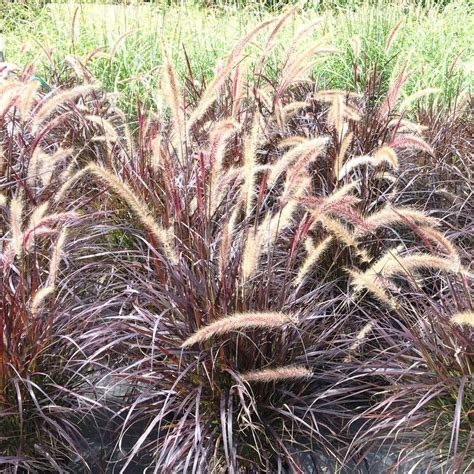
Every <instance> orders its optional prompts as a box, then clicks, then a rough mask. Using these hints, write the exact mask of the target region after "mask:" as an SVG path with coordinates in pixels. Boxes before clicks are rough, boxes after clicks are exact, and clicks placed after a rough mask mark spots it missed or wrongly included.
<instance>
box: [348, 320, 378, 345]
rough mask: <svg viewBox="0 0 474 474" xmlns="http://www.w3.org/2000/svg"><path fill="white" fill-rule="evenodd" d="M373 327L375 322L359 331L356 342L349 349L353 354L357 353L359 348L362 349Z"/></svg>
mask: <svg viewBox="0 0 474 474" xmlns="http://www.w3.org/2000/svg"><path fill="white" fill-rule="evenodd" d="M373 327H374V322H373V321H370V322H369V323H367V324H366V325H365V326H364V327H363V328H362V329H361V330H360V331H359V333H358V334H357V336H356V338H355V341H354V342H353V344H352V345H351V347H350V348H349V350H350V351H351V352H353V351H355V350H356V349H357V348H358V347H360V345H361V344H362V342H363V341H364V339H365V338H366V337H367V334H369V332H370V331H372V328H373Z"/></svg>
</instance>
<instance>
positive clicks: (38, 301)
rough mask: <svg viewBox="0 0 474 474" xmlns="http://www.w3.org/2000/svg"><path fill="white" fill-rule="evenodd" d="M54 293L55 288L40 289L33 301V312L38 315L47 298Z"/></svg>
mask: <svg viewBox="0 0 474 474" xmlns="http://www.w3.org/2000/svg"><path fill="white" fill-rule="evenodd" d="M52 293H54V286H46V287H44V288H41V289H39V290H38V291H37V292H36V293H35V295H34V296H33V299H32V301H31V312H32V313H33V314H37V313H38V310H39V309H40V307H41V306H42V305H43V303H44V301H45V300H46V298H47V297H48V296H49V295H51V294H52Z"/></svg>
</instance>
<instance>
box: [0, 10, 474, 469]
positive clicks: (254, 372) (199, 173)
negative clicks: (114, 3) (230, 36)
mask: <svg viewBox="0 0 474 474" xmlns="http://www.w3.org/2000/svg"><path fill="white" fill-rule="evenodd" d="M292 13H294V11H293V10H291V11H290V12H287V13H284V14H282V15H281V16H280V17H278V18H271V19H268V20H265V21H263V22H262V23H260V24H258V25H257V26H255V27H254V28H253V29H252V30H251V31H250V32H249V33H248V34H247V35H245V36H244V37H243V38H242V39H241V40H240V41H239V42H238V43H237V45H236V46H235V48H234V49H233V50H232V51H231V53H230V54H229V56H228V57H227V58H226V60H225V61H223V62H222V63H221V64H220V65H219V67H218V68H216V69H217V70H216V73H215V76H214V78H212V79H211V80H210V81H209V82H208V83H205V84H203V85H202V88H200V89H198V88H197V87H196V85H195V81H194V80H193V78H192V77H189V78H188V80H187V81H185V83H184V84H182V83H181V81H180V80H179V78H178V77H179V75H178V74H177V72H176V70H175V68H174V67H173V63H172V59H171V57H170V56H169V54H168V53H166V52H164V53H163V57H164V58H165V63H164V68H163V74H162V75H161V78H160V90H159V94H158V95H159V96H160V97H161V98H162V99H163V101H162V102H161V103H160V108H159V110H157V111H156V113H146V112H145V111H144V110H143V109H142V107H141V105H140V104H139V105H138V111H137V122H136V124H134V125H135V128H136V133H135V134H132V133H130V132H129V124H128V123H127V122H126V120H124V117H125V114H123V113H122V112H121V111H120V110H119V109H118V108H116V107H115V106H114V105H113V104H111V103H110V102H109V101H108V100H107V97H105V96H104V95H103V94H102V93H101V92H100V89H99V88H98V87H97V86H96V85H95V82H94V77H93V74H91V73H90V71H88V70H87V68H86V67H82V66H84V64H83V63H81V62H80V63H81V64H82V65H81V64H79V63H77V62H76V63H75V64H76V66H77V67H78V68H79V69H80V71H81V74H79V75H80V76H82V79H83V80H84V82H85V85H80V86H77V87H75V88H73V89H70V90H69V89H68V90H62V91H58V90H53V91H52V92H51V93H50V94H48V95H44V93H43V92H41V93H40V92H39V91H38V86H36V85H34V86H33V85H31V83H26V84H24V83H22V81H8V82H5V83H3V84H2V85H1V87H2V99H1V101H0V113H1V118H2V119H3V122H2V123H3V124H4V125H5V126H4V127H3V128H2V129H1V133H2V137H1V139H2V143H1V145H2V155H1V156H2V161H0V166H1V171H2V173H3V175H2V178H1V180H0V185H1V190H2V194H0V196H2V197H1V199H0V206H1V208H0V209H1V210H0V212H2V213H3V215H4V216H5V219H4V222H5V224H3V223H2V231H3V228H4V229H5V230H4V235H5V237H3V238H2V239H3V241H4V244H5V245H4V249H2V263H3V268H4V269H5V279H3V280H2V287H1V290H2V292H3V294H4V299H3V301H6V302H7V303H6V304H5V303H3V306H2V307H1V309H2V311H3V313H1V314H2V317H3V320H4V321H6V323H5V324H4V325H3V327H2V331H4V333H3V335H4V336H5V337H3V339H2V343H3V346H2V347H3V349H2V351H3V352H2V353H1V357H0V368H1V369H0V370H1V371H2V372H1V375H2V377H3V379H2V382H1V383H2V385H0V388H1V389H2V391H3V393H2V391H0V393H2V398H1V399H0V400H1V402H2V403H3V404H4V406H5V407H6V406H7V405H8V409H5V410H2V416H3V415H4V416H3V417H2V419H1V421H0V423H3V420H6V421H5V426H6V428H5V430H4V431H5V432H7V431H6V430H7V429H8V430H10V431H8V435H7V436H6V437H5V441H6V443H7V444H6V446H7V447H6V448H5V449H6V450H7V453H8V454H7V457H6V464H7V466H9V467H8V468H10V466H11V467H12V469H15V467H16V466H17V467H21V468H24V469H53V470H61V469H67V468H68V466H70V464H69V463H70V461H71V460H72V457H76V456H79V459H81V461H82V464H83V465H84V469H86V470H87V469H90V467H88V465H87V460H86V459H85V457H84V455H83V453H82V452H81V450H82V446H83V445H84V444H85V438H84V436H83V435H82V434H81V430H80V429H79V424H78V421H77V418H74V416H73V415H76V416H77V415H80V416H82V415H84V416H85V415H88V414H89V411H90V410H92V407H104V406H105V407H107V409H108V410H109V411H108V414H110V415H111V416H110V418H111V421H110V423H109V424H108V425H107V427H106V429H105V430H104V433H103V435H104V437H106V435H107V436H108V435H109V434H110V429H111V428H112V427H113V426H117V427H118V428H117V429H116V430H115V446H114V449H113V452H112V453H107V456H105V454H104V457H105V458H106V459H104V460H103V463H104V464H107V469H109V468H110V469H114V470H115V469H117V470H119V471H120V472H127V470H128V469H130V468H131V466H132V465H133V464H134V463H138V464H139V465H140V467H142V468H146V467H147V466H148V467H150V468H153V469H154V470H156V471H160V472H162V471H163V472H167V471H181V470H183V471H186V470H188V469H192V470H196V471H208V470H211V471H214V470H215V471H225V470H229V471H239V470H245V471H262V472H273V471H279V470H288V471H295V472H304V471H305V470H307V469H308V468H309V467H308V466H312V468H314V469H317V468H318V463H319V458H318V456H319V455H320V454H324V455H325V456H326V457H327V458H329V459H330V460H331V461H334V462H337V463H340V464H341V465H346V466H347V467H349V468H356V465H357V463H360V462H365V461H366V458H367V453H368V452H369V451H370V449H372V448H375V449H377V448H378V447H380V446H379V445H377V443H379V444H380V443H381V444H382V446H383V447H385V446H387V447H388V449H390V446H394V447H396V449H398V450H399V453H401V454H400V459H401V460H407V459H414V458H416V457H417V456H418V455H422V456H423V457H424V458H427V454H429V453H431V452H432V450H435V451H436V453H437V456H438V457H436V458H430V459H433V463H434V464H433V463H432V464H431V465H428V468H431V467H433V465H434V467H435V468H437V467H438V466H440V467H441V466H442V467H445V466H446V467H448V468H450V469H451V468H452V469H454V470H457V469H461V468H464V467H466V466H467V467H469V462H470V457H469V453H470V451H471V450H472V437H471V435H470V434H468V433H470V432H469V430H470V429H472V420H471V418H472V417H471V412H470V411H469V410H470V408H469V407H470V405H469V404H470V403H471V398H472V391H471V390H470V388H469V387H470V386H469V385H468V381H469V376H470V374H471V373H472V367H471V365H472V364H471V358H472V357H471V356H472V354H471V353H470V352H469V350H470V349H469V348H468V343H469V338H470V332H472V331H471V326H470V324H469V318H470V315H471V312H472V311H471V310H472V307H471V306H472V305H471V303H470V301H469V298H468V296H467V295H468V294H469V293H468V289H469V286H468V285H469V279H470V278H471V277H472V275H471V274H470V273H469V271H468V269H467V267H466V258H465V253H466V252H465V251H466V250H467V249H469V241H468V239H467V236H466V234H465V232H464V230H465V228H464V227H462V226H461V227H462V230H463V232H460V234H461V235H460V236H456V235H455V236H454V237H460V238H461V239H459V240H460V242H461V244H462V246H461V248H460V249H458V247H457V246H456V245H455V244H454V243H453V242H452V241H451V236H450V234H446V235H445V234H444V233H443V232H442V230H443V227H442V226H443V222H444V219H440V218H439V217H440V216H439V214H441V217H443V215H442V214H443V213H442V212H441V211H440V209H439V208H438V207H429V208H427V207H425V206H423V199H422V196H423V193H424V192H425V190H426V188H425V187H419V188H416V189H415V190H411V189H410V181H408V182H407V181H406V179H407V176H410V173H411V170H410V169H409V166H410V163H411V164H412V166H418V165H419V164H420V163H422V162H425V163H431V160H432V159H433V157H435V156H436V154H437V153H438V148H437V147H436V146H433V145H431V144H430V143H428V141H427V140H426V135H424V133H425V132H426V130H425V129H424V128H423V127H422V126H419V125H418V124H417V123H414V122H413V121H412V120H408V119H407V118H406V116H405V113H406V104H407V103H409V102H411V100H412V99H413V100H415V99H416V98H417V97H419V96H418V95H416V94H415V96H411V97H410V96H408V97H403V91H404V89H403V88H404V86H405V85H406V84H407V78H408V75H409V71H410V69H409V67H408V66H407V65H402V66H401V67H400V68H399V69H395V70H394V73H393V74H392V75H391V78H390V80H389V81H388V82H387V81H386V79H387V77H386V72H385V71H384V72H382V73H380V74H378V73H377V70H376V69H374V70H372V71H371V74H370V76H369V77H368V79H367V81H365V82H362V83H363V84H365V86H364V88H359V90H358V91H357V92H345V91H342V90H338V89H331V90H320V88H318V87H317V86H315V85H314V84H313V83H311V82H310V81H309V79H308V78H309V77H310V74H311V71H312V68H313V67H314V61H313V60H314V58H315V57H316V58H317V59H318V61H319V59H321V58H323V57H331V54H332V53H333V50H332V49H331V48H326V47H322V46H321V45H320V44H316V45H315V46H312V47H310V48H308V47H307V46H306V45H305V44H304V42H303V40H304V37H305V35H304V34H305V33H306V34H307V33H308V32H310V31H311V26H310V27H308V28H303V30H302V32H301V31H299V32H297V33H296V34H295V35H294V37H293V38H292V41H291V42H289V45H290V46H289V47H288V48H287V49H286V51H285V52H284V54H283V56H282V57H283V58H284V63H283V65H282V67H281V71H280V74H279V75H277V76H275V77H274V78H273V80H272V79H271V78H268V77H266V75H265V63H266V62H267V59H268V57H269V55H270V54H271V53H272V51H273V48H274V47H275V45H276V42H275V38H276V37H277V35H278V34H279V33H281V32H282V31H283V28H284V25H285V23H287V22H289V21H290V17H291V14H292ZM399 28H400V25H399V24H396V25H395V26H394V27H393V29H391V30H390V32H389V33H388V36H387V38H386V41H385V50H386V52H389V51H390V50H391V49H392V48H393V45H394V41H395V38H396V34H398V33H397V32H398V30H399ZM267 30H270V32H269V36H268V39H267V42H266V43H265V46H264V48H263V49H262V50H261V53H260V55H259V56H258V57H256V58H255V60H254V61H250V66H249V65H248V64H247V65H246V64H245V56H246V47H247V46H248V45H249V44H250V43H251V42H252V41H254V40H255V38H256V37H257V36H258V35H261V34H263V32H264V31H267ZM359 43H360V42H358V41H356V42H355V43H354V44H355V51H357V58H360V55H361V54H362V52H361V51H362V48H361V46H360V44H359ZM163 47H164V48H166V46H164V45H163ZM252 64H255V66H254V69H253V76H254V77H256V78H258V80H257V81H253V82H249V81H247V80H246V78H245V77H242V76H241V75H240V72H241V71H242V70H245V69H246V67H249V70H250V71H252V69H251V68H252ZM79 69H78V70H79ZM359 73H360V71H359ZM189 74H190V76H191V75H192V68H189ZM30 75H31V74H30V71H25V72H24V73H23V75H22V79H23V80H25V81H27V80H28V79H29V77H30ZM357 77H359V76H357ZM362 83H361V82H359V83H358V84H359V85H360V84H362ZM387 83H388V89H386V85H387ZM18 131H19V132H20V133H18ZM441 148H442V147H441ZM432 173H435V171H432ZM462 187H463V188H462V189H463V190H462V192H463V193H464V192H465V181H463V182H462ZM414 192H418V193H420V194H421V196H419V195H417V196H416V199H415V198H413V195H412V193H414ZM455 197H456V198H457V197H458V196H457V195H455ZM412 201H415V202H412ZM426 201H428V202H430V199H427V200H426ZM426 201H425V202H426ZM458 204H459V208H457V209H459V210H460V212H463V211H462V208H463V206H464V205H465V204H466V199H464V198H463V199H461V202H460V203H458ZM458 204H455V205H454V206H453V208H452V209H456V206H457V205H458ZM80 215H84V218H83V220H87V219H89V220H91V218H93V217H96V216H100V219H101V223H100V224H99V225H98V226H95V227H94V226H91V227H90V230H91V233H92V235H91V236H84V237H82V238H81V241H82V242H83V243H84V242H88V241H89V239H93V240H94V239H97V242H96V243H95V244H92V245H93V247H92V249H91V250H93V252H92V256H91V255H90V253H91V252H90V250H89V247H88V245H87V244H86V245H85V248H84V249H83V250H82V252H81V251H78V253H77V255H79V259H80V261H81V262H88V264H87V265H86V266H85V270H87V271H83V269H81V267H80V265H79V266H78V267H76V269H75V270H74V269H73V268H71V269H70V271H69V272H68V273H64V274H63V273H62V271H61V262H62V259H63V255H67V254H66V249H67V247H68V246H69V245H70V243H71V240H70V239H72V238H73V236H74V232H73V229H74V226H75V225H77V224H76V222H77V219H78V216H80ZM111 229H112V231H111V232H110V233H109V234H108V233H107V231H110V230H111ZM76 239H78V236H77V234H76ZM94 245H95V246H94ZM99 249H101V250H102V249H103V250H102V251H100V252H99ZM69 255H72V254H69ZM71 260H72V258H71ZM60 276H62V277H63V279H62V281H61V283H60ZM69 284H73V285H74V286H73V288H71V289H69V288H68V286H67V285H69ZM61 291H62V292H63V293H60V292H61ZM98 294H99V295H100V298H97V295H98ZM60 295H62V296H61V297H60ZM104 295H105V296H104ZM104 297H105V301H104V300H103V299H102V298H104ZM381 303H382V304H381ZM71 305H72V306H74V307H75V311H72V312H71V311H70V308H71ZM18 314H19V315H20V317H18V316H17V315H18ZM68 314H74V316H73V317H72V318H70V319H67V318H66V315H68ZM466 321H467V323H466ZM12 328H13V329H12ZM38 335H39V336H40V338H38ZM19 340H21V341H22V343H21V344H18V341H19ZM38 340H39V341H40V343H39V344H38ZM5 341H6V342H5ZM23 341H26V343H23ZM35 351H38V352H35ZM25 354H26V355H25ZM58 354H59V355H60V357H59V358H58ZM12 355H13V356H12ZM51 355H54V357H55V359H54V361H56V362H52V361H51V357H52V356H51ZM7 358H8V360H7ZM24 360H28V361H31V364H30V363H29V362H28V363H27V364H26V365H25V364H23V363H21V361H24ZM4 362H5V363H4ZM12 367H14V368H15V370H14V372H15V373H14V374H11V373H10V372H11V370H12ZM46 372H47V373H48V375H47V376H45V375H44V374H45V373H46ZM65 374H67V378H64V375H65ZM31 377H34V380H33V382H30V378H31ZM48 377H49V378H48ZM420 379H421V381H420ZM45 380H48V381H49V380H51V381H52V383H46V382H45ZM70 384H72V385H70ZM103 385H105V390H104V391H103V388H102V386H103ZM23 386H24V387H26V389H25V391H22V388H21V387H23ZM85 386H87V387H90V388H89V390H90V391H92V392H93V394H94V395H93V396H92V395H91V393H90V391H89V392H88V391H87V390H86V389H85ZM18 387H20V388H18ZM38 387H39V389H38ZM115 389H116V390H115ZM35 390H39V392H38V393H40V396H39V397H38V396H37V395H36V392H35ZM110 392H116V393H114V394H113V395H110ZM18 394H20V397H19V396H18ZM18 400H21V401H23V400H25V401H28V402H27V403H26V404H23V403H22V404H20V403H18ZM35 400H36V401H38V400H41V403H35ZM45 401H46V402H45ZM43 402H45V403H46V405H45V406H44V405H43ZM20 405H21V406H20ZM52 407H54V410H52ZM440 407H441V413H442V422H443V423H444V424H445V425H446V426H447V427H448V429H447V430H433V427H436V426H437V423H438V418H437V417H438V416H439V412H440ZM466 407H467V408H466ZM2 408H3V407H2ZM10 413H12V415H10ZM38 413H39V415H40V416H38ZM46 415H47V416H46ZM56 415H57V418H56ZM45 416H46V418H45ZM93 421H94V423H95V419H94V418H93ZM15 423H16V424H15ZM45 427H46V428H45ZM402 428H406V429H407V430H410V432H409V433H407V436H406V437H399V436H398V435H399V430H400V429H402ZM27 429H28V430H30V431H28V436H25V434H26V433H27V431H26V430H27ZM41 430H43V431H41ZM44 430H46V432H47V436H46V437H44V438H43V437H40V434H41V433H43V432H44ZM18 432H19V433H20V434H19V435H17V433H18ZM12 433H13V434H12ZM30 433H34V434H31V435H30ZM0 440H2V441H3V439H2V438H0ZM413 440H415V441H416V442H415V443H413ZM66 441H67V443H66ZM395 441H399V442H398V443H395ZM14 446H16V448H14ZM18 446H19V448H18ZM38 446H39V448H38ZM15 449H16V450H17V451H15ZM35 450H36V451H35ZM416 450H419V452H417V451H416ZM38 453H39V454H38ZM420 453H421V454H420ZM438 453H439V454H438ZM109 454H110V455H109ZM428 464H429V462H428Z"/></svg>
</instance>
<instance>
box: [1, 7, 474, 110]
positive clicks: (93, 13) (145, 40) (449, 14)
mask: <svg viewBox="0 0 474 474" xmlns="http://www.w3.org/2000/svg"><path fill="white" fill-rule="evenodd" d="M28 3H29V6H28V7H25V6H22V5H10V6H9V7H7V9H6V10H5V11H4V12H3V13H2V14H3V30H4V32H5V36H6V45H7V46H6V48H7V49H6V51H7V55H8V59H9V60H10V61H13V62H17V63H19V64H24V63H25V62H28V61H32V60H35V61H37V62H38V64H39V71H40V73H41V74H43V75H44V76H45V77H46V78H47V77H48V76H49V75H50V74H51V71H62V70H64V67H63V65H64V58H65V57H66V56H67V55H74V56H76V57H78V58H80V59H81V60H82V61H84V60H85V59H86V58H87V57H88V56H89V55H90V54H91V53H92V52H94V51H97V54H96V55H95V56H94V57H93V58H92V59H91V60H90V61H89V62H88V67H89V68H90V70H91V71H92V73H93V74H94V75H95V76H96V77H97V78H98V79H99V80H100V81H101V83H102V84H103V85H104V87H105V88H106V89H107V90H109V91H118V92H121V93H123V99H122V105H124V104H128V105H129V106H131V105H133V104H134V103H135V101H136V97H137V95H138V96H139V97H140V98H141V99H142V100H143V101H145V103H147V104H148V105H151V104H152V103H153V101H154V99H155V91H156V84H157V78H158V77H159V76H160V65H161V63H162V61H161V54H160V50H161V47H160V40H161V37H162V36H163V37H164V38H165V41H166V42H167V43H168V45H169V46H170V49H171V51H172V55H173V61H174V63H175V66H176V68H177V70H178V72H179V73H181V74H186V63H185V60H184V51H186V54H187V55H188V58H189V62H190V64H191V66H192V69H193V71H194V77H195V78H196V79H198V80H202V79H203V78H204V79H207V78H209V77H210V76H212V74H213V72H214V69H215V67H216V62H217V61H218V60H219V59H220V58H222V57H223V56H224V55H225V53H227V52H228V51H229V50H230V48H231V47H232V45H233V44H234V43H235V42H236V41H237V40H238V39H239V38H240V37H242V35H243V34H244V33H245V32H247V31H249V30H250V29H251V28H252V27H253V26H254V25H256V24H257V23H258V22H259V21H261V20H262V19H264V18H266V17H269V16H270V15H271V14H272V12H271V11H270V10H269V9H266V8H265V7H264V6H262V2H241V3H244V4H245V6H243V5H235V3H234V4H226V5H225V8H222V3H223V2H221V7H220V8H219V7H214V8H204V7H203V6H202V5H199V4H194V3H193V2H188V1H186V2H181V5H179V4H177V5H173V6H167V5H163V4H162V2H158V4H153V5H152V4H145V5H143V4H142V5H104V4H84V5H80V4H78V3H74V2H69V3H67V4H51V5H48V6H46V7H43V8H40V7H36V8H33V7H32V6H31V3H32V2H28ZM216 3H218V2H216ZM417 3H418V2H413V1H401V2H355V3H351V2H336V3H325V4H324V7H322V6H321V5H320V4H317V3H316V2H313V3H312V4H311V3H310V2H307V5H306V7H305V8H303V9H302V11H301V12H299V13H298V14H297V15H295V16H294V17H293V19H292V20H291V21H290V22H289V23H288V24H287V25H286V26H285V27H284V28H283V30H282V31H281V32H280V33H279V38H280V41H281V45H282V46H285V45H286V44H287V42H288V41H289V40H290V39H291V38H292V36H293V35H294V33H295V32H296V31H297V30H298V29H299V27H300V25H302V24H306V23H307V22H309V21H313V20H315V19H317V18H318V17H321V19H322V21H321V23H320V24H318V25H317V26H315V27H314V32H312V33H311V34H310V35H308V37H307V38H306V39H305V41H306V43H309V42H313V41H318V42H321V44H323V45H327V46H331V47H335V48H337V50H338V52H337V53H336V54H334V55H332V56H331V57H328V58H327V59H326V60H325V61H324V62H323V63H321V64H320V65H318V66H317V67H316V68H315V69H314V71H313V75H314V79H315V82H316V84H317V85H318V86H320V87H321V88H350V89H352V90H355V89H358V88H363V87H364V84H361V83H359V84H354V74H353V69H352V66H351V62H352V59H353V48H352V42H353V40H354V38H359V39H360V49H361V56H360V58H359V59H358V61H359V62H360V67H361V68H365V69H366V70H371V68H372V67H373V66H374V65H375V64H376V65H377V68H378V69H379V70H384V71H386V76H387V78H388V77H389V76H390V73H391V71H392V69H393V67H395V66H396V65H398V66H400V64H402V63H404V62H408V67H409V70H410V72H411V77H410V79H409V81H408V83H407V85H406V87H405V93H406V94H410V93H411V92H413V91H417V90H422V89H424V88H427V87H432V88H439V89H440V95H439V97H440V100H441V101H442V102H447V101H449V100H450V99H452V97H453V96H454V95H455V94H456V92H457V90H458V89H466V88H469V87H470V88H472V86H473V84H474V75H473V59H472V58H473V53H474V44H473V43H472V41H471V33H472V31H473V30H474V20H473V18H474V16H473V15H472V6H470V5H469V2H466V1H465V0H454V1H452V2H449V3H448V4H447V5H446V6H444V7H441V6H439V5H434V4H431V3H430V2H428V3H427V4H426V5H425V6H420V5H417ZM331 6H332V8H331ZM398 22H401V23H400V27H399V28H398V30H397V32H396V35H395V37H394V38H393V42H392V45H391V47H390V49H389V51H385V44H386V40H387V37H388V35H389V33H390V31H391V29H392V27H394V25H396V24H397V23H398ZM263 40H264V37H263V35H262V36H261V37H257V39H256V41H255V42H254V43H253V44H252V45H251V46H250V47H248V52H249V54H251V53H252V49H254V50H255V49H258V48H259V47H261V45H262V44H263ZM356 41H357V39H356ZM99 48H102V49H100V50H98V49H99ZM281 49H282V48H280V49H278V48H277V49H276V50H275V52H274V53H273V56H272V58H271V60H272V61H270V63H269V66H268V68H267V73H268V75H269V76H270V77H275V76H276V74H277V71H278V65H279V59H280V56H281V55H280V54H279V53H280V52H281Z"/></svg>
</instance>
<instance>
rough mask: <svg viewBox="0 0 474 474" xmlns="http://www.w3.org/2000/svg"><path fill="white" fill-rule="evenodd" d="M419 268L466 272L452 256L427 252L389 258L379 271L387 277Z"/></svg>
mask: <svg viewBox="0 0 474 474" xmlns="http://www.w3.org/2000/svg"><path fill="white" fill-rule="evenodd" d="M419 269H427V270H445V271H447V272H454V273H466V271H465V269H464V268H463V267H462V266H461V264H460V263H459V262H457V261H456V260H454V259H452V258H444V257H437V256H435V255H431V254H428V253H413V254H411V255H407V256H404V257H394V258H392V259H389V260H387V262H386V264H385V266H384V267H383V269H382V272H381V273H382V275H383V276H384V277H386V278H389V277H393V276H395V275H396V274H402V273H405V274H406V273H410V272H412V271H414V270H419Z"/></svg>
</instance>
